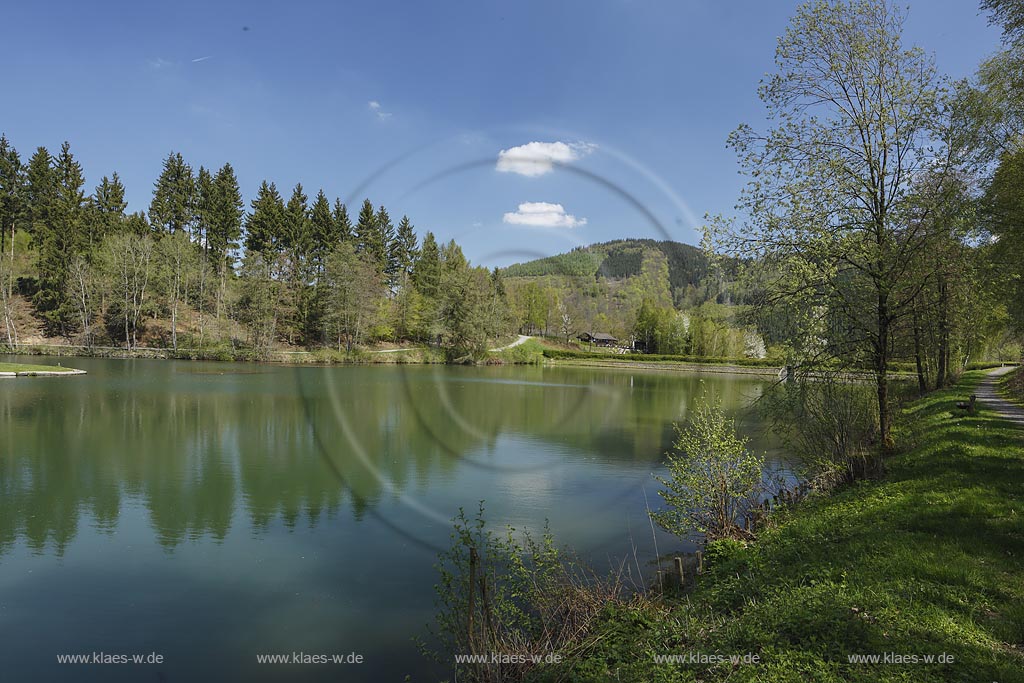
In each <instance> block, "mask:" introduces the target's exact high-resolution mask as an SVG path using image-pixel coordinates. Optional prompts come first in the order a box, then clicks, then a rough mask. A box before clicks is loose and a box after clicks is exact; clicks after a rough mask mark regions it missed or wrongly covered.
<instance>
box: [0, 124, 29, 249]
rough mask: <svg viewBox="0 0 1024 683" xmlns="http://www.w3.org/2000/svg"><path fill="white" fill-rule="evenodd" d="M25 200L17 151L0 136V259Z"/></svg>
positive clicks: (22, 172)
mask: <svg viewBox="0 0 1024 683" xmlns="http://www.w3.org/2000/svg"><path fill="white" fill-rule="evenodd" d="M24 200H25V171H24V169H23V168H22V166H21V158H20V157H19V156H18V151H17V150H16V149H14V147H13V146H12V145H11V144H10V142H8V141H7V137H6V136H4V135H0V258H3V257H4V254H6V253H7V240H8V239H9V237H8V233H10V235H11V238H13V235H14V228H15V225H16V224H17V223H18V222H19V221H20V220H21V218H22V214H23V211H24V206H25V204H24Z"/></svg>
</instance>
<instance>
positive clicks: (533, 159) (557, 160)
mask: <svg viewBox="0 0 1024 683" xmlns="http://www.w3.org/2000/svg"><path fill="white" fill-rule="evenodd" d="M595 149H597V145H594V144H591V143H589V142H528V143H526V144H525V145H519V146H518V147H511V148H509V149H503V150H501V151H500V152H498V164H497V166H495V168H496V169H497V170H498V171H501V172H502V173H518V174H519V175H525V176H530V177H533V176H539V175H544V174H545V173H551V171H552V170H554V166H555V164H567V163H569V162H571V161H576V160H577V159H579V158H581V157H585V156H586V155H588V154H590V153H591V152H593V151H594V150H595Z"/></svg>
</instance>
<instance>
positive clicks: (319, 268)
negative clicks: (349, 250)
mask: <svg viewBox="0 0 1024 683" xmlns="http://www.w3.org/2000/svg"><path fill="white" fill-rule="evenodd" d="M309 223H310V238H311V239H310V243H311V249H310V259H311V260H312V262H313V270H314V272H315V274H316V275H317V276H318V277H319V276H320V275H322V274H323V269H324V263H325V262H326V259H327V254H329V253H330V250H331V249H333V248H334V246H335V245H336V244H337V243H338V242H340V240H339V239H338V238H337V236H336V235H335V232H334V227H335V226H334V218H333V217H332V216H331V203H330V202H329V201H327V195H325V194H324V191H323V190H320V191H319V192H317V194H316V199H315V200H313V207H312V208H311V209H310V211H309Z"/></svg>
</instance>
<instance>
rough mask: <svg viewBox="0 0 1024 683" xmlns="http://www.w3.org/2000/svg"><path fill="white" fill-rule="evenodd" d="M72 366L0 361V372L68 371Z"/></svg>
mask: <svg viewBox="0 0 1024 683" xmlns="http://www.w3.org/2000/svg"><path fill="white" fill-rule="evenodd" d="M71 370H74V368H62V367H57V366H56V365H26V364H24V363H0V372H44V371H45V372H70V371H71Z"/></svg>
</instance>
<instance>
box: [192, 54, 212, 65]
mask: <svg viewBox="0 0 1024 683" xmlns="http://www.w3.org/2000/svg"><path fill="white" fill-rule="evenodd" d="M211 57H213V55H206V56H205V57H196V58H195V59H193V60H192V63H193V64H195V63H196V62H205V61H206V60H207V59H210V58H211Z"/></svg>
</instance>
